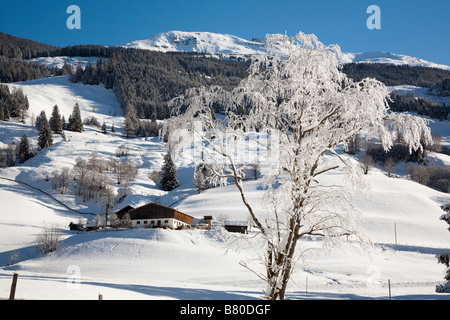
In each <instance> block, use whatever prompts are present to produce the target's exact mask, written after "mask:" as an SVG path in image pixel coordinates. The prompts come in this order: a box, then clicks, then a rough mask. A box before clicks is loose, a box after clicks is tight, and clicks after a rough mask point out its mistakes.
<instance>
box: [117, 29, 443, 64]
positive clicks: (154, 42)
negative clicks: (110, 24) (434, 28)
mask: <svg viewBox="0 0 450 320" xmlns="http://www.w3.org/2000/svg"><path fill="white" fill-rule="evenodd" d="M122 46H123V47H126V48H138V49H147V50H154V51H161V52H202V53H209V54H211V55H223V56H230V55H234V56H241V57H250V56H255V55H264V54H267V50H266V48H265V44H264V40H263V39H258V40H256V41H249V40H245V39H242V38H239V37H237V36H233V35H228V34H220V33H212V32H185V31H169V32H164V33H159V34H156V35H153V36H151V37H149V38H147V39H143V40H136V41H132V42H129V43H126V44H124V45H122ZM341 59H342V60H341V61H342V62H343V63H351V62H355V63H362V62H365V63H386V64H395V65H410V66H421V67H432V68H440V69H445V70H450V66H447V65H442V64H437V63H434V62H430V61H426V60H423V59H420V58H415V57H410V56H406V55H401V54H395V53H389V52H361V53H343V55H342V58H341Z"/></svg>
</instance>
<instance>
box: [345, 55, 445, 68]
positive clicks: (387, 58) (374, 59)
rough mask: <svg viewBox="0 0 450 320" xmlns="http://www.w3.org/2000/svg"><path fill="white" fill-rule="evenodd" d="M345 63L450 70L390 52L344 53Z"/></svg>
mask: <svg viewBox="0 0 450 320" xmlns="http://www.w3.org/2000/svg"><path fill="white" fill-rule="evenodd" d="M341 61H342V62H343V63H352V62H354V63H385V64H394V65H409V66H413V67H429V68H438V69H444V70H450V66H447V65H443V64H438V63H434V62H430V61H426V60H423V59H420V58H415V57H410V56H406V55H402V54H395V53H389V52H361V53H343V54H342V58H341Z"/></svg>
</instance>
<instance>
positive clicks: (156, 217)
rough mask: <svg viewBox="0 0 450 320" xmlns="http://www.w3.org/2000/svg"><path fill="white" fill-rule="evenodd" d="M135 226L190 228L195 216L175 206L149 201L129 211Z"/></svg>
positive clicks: (132, 224)
mask: <svg viewBox="0 0 450 320" xmlns="http://www.w3.org/2000/svg"><path fill="white" fill-rule="evenodd" d="M128 214H129V215H130V219H131V226H132V227H133V228H171V229H182V228H189V227H190V226H191V225H192V221H193V220H194V218H193V217H191V216H189V215H187V214H184V213H182V212H180V211H178V210H175V209H173V208H169V207H165V206H162V205H160V204H157V203H149V204H146V205H143V206H141V207H138V208H135V209H132V210H130V211H128Z"/></svg>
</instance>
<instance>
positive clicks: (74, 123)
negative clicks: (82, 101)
mask: <svg viewBox="0 0 450 320" xmlns="http://www.w3.org/2000/svg"><path fill="white" fill-rule="evenodd" d="M67 130H70V131H76V132H83V131H84V127H83V121H82V120H81V112H80V106H79V105H78V103H75V106H74V107H73V111H72V115H71V116H70V117H69V123H68V124H67Z"/></svg>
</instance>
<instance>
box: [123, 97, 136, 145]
mask: <svg viewBox="0 0 450 320" xmlns="http://www.w3.org/2000/svg"><path fill="white" fill-rule="evenodd" d="M138 128H139V118H138V116H137V112H136V109H135V108H134V106H133V105H131V104H130V105H128V106H127V115H126V116H125V124H124V130H125V131H126V132H127V138H129V137H130V134H135V133H136V131H137V130H138Z"/></svg>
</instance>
